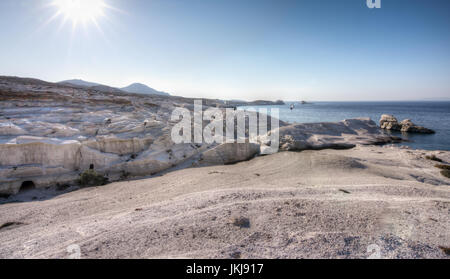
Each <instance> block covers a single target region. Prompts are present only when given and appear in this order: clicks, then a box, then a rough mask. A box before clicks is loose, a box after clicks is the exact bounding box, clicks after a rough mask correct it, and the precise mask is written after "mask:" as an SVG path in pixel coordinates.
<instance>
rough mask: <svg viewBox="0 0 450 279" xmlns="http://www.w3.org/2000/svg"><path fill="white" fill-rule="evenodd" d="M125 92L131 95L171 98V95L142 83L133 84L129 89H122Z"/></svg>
mask: <svg viewBox="0 0 450 279" xmlns="http://www.w3.org/2000/svg"><path fill="white" fill-rule="evenodd" d="M121 89H122V90H123V91H126V92H129V93H139V94H150V95H160V96H169V93H166V92H161V91H158V90H155V89H153V88H151V87H149V86H147V85H145V84H142V83H138V82H136V83H133V84H130V85H129V86H127V87H124V88H121Z"/></svg>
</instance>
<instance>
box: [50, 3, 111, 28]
mask: <svg viewBox="0 0 450 279" xmlns="http://www.w3.org/2000/svg"><path fill="white" fill-rule="evenodd" d="M52 5H53V6H55V7H56V9H57V15H58V16H60V15H61V16H63V17H64V20H65V21H66V20H70V21H72V24H73V25H77V24H78V23H83V24H85V23H88V22H93V23H96V22H97V19H98V18H99V17H102V16H104V10H105V8H106V7H107V5H106V3H105V1H104V0H53V1H52Z"/></svg>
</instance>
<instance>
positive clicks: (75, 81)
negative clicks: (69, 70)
mask: <svg viewBox="0 0 450 279" xmlns="http://www.w3.org/2000/svg"><path fill="white" fill-rule="evenodd" d="M58 83H62V84H72V85H76V86H86V87H93V86H100V85H101V84H100V83H95V82H89V81H84V80H81V79H70V80H64V81H61V82H58Z"/></svg>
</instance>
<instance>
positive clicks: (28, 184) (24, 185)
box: [19, 181, 36, 192]
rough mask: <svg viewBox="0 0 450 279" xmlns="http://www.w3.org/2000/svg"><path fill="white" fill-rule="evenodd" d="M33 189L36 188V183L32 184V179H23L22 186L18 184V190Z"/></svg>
mask: <svg viewBox="0 0 450 279" xmlns="http://www.w3.org/2000/svg"><path fill="white" fill-rule="evenodd" d="M33 189H36V185H35V184H34V182H33V181H24V182H23V183H22V186H20V191H19V192H26V191H30V190H33Z"/></svg>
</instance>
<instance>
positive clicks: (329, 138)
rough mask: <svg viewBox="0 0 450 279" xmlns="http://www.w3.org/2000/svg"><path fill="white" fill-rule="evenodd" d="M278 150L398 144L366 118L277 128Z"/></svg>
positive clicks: (398, 139)
mask: <svg viewBox="0 0 450 279" xmlns="http://www.w3.org/2000/svg"><path fill="white" fill-rule="evenodd" d="M279 133H280V149H281V150H286V151H301V150H307V149H313V150H318V149H326V148H334V149H347V148H352V147H355V146H356V145H357V144H361V145H369V144H375V145H379V144H385V143H393V142H399V141H401V139H400V138H398V137H392V136H389V135H385V134H383V133H382V132H381V130H380V129H379V128H378V127H377V125H376V123H375V122H373V121H372V120H370V119H368V118H360V119H349V120H344V121H341V122H335V123H307V124H294V125H290V126H286V127H281V128H280V130H279Z"/></svg>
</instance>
